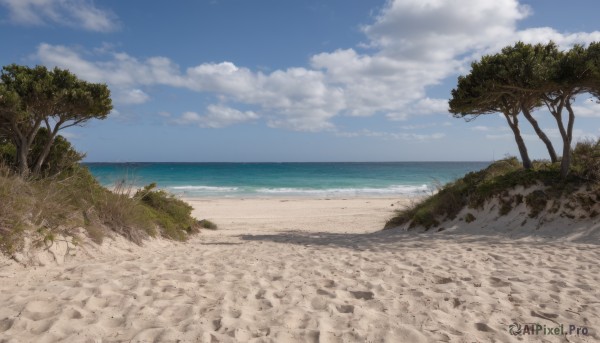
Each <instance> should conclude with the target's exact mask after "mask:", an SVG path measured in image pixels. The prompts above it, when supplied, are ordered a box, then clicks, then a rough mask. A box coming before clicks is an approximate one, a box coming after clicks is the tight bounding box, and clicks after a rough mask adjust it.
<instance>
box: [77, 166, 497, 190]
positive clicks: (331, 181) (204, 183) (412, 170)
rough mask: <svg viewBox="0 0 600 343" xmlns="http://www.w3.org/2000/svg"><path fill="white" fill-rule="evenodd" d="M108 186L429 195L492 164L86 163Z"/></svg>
mask: <svg viewBox="0 0 600 343" xmlns="http://www.w3.org/2000/svg"><path fill="white" fill-rule="evenodd" d="M85 165H86V166H87V167H88V168H89V169H90V171H91V172H92V174H94V176H95V177H96V178H97V179H98V180H99V181H100V183H102V184H103V185H105V186H111V185H114V184H115V183H117V182H119V181H121V180H125V181H126V182H127V183H129V184H132V185H134V186H143V185H147V184H149V183H151V182H156V183H157V184H158V186H159V187H160V188H163V189H166V190H168V191H169V192H172V193H175V194H179V195H183V196H187V197H250V196H258V197H272V196H310V197H323V196H327V197H334V196H345V197H349V196H362V195H369V196H377V195H381V196H389V195H416V194H426V193H428V192H430V191H431V190H432V189H434V187H435V185H436V183H440V182H441V183H446V182H449V181H452V180H455V179H456V178H459V177H461V176H463V175H464V174H465V173H467V172H470V171H475V170H479V169H482V168H485V167H486V166H488V165H489V162H390V163H86V164H85Z"/></svg>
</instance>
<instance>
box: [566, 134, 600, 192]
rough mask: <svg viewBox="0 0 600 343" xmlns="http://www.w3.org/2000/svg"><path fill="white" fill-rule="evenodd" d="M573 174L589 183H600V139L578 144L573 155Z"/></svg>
mask: <svg viewBox="0 0 600 343" xmlns="http://www.w3.org/2000/svg"><path fill="white" fill-rule="evenodd" d="M571 170H572V172H573V173H574V174H575V175H577V176H579V177H581V178H583V179H585V180H589V181H595V182H600V139H598V140H597V141H595V142H594V141H593V140H586V141H583V142H579V143H577V145H575V148H574V149H573V154H572V164H571Z"/></svg>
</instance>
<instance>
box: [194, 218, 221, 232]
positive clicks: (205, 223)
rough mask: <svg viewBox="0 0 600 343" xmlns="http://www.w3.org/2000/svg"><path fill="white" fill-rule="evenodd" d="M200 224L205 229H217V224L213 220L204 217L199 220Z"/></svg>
mask: <svg viewBox="0 0 600 343" xmlns="http://www.w3.org/2000/svg"><path fill="white" fill-rule="evenodd" d="M198 225H200V227H202V228H204V229H208V230H217V229H218V227H217V224H215V223H213V222H211V221H210V220H208V219H202V220H199V221H198Z"/></svg>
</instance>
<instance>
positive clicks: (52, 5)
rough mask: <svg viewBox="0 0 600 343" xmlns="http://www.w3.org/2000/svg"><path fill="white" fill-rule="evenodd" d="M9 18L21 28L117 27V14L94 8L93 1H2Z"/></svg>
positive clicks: (104, 28) (111, 28) (101, 29)
mask: <svg viewBox="0 0 600 343" xmlns="http://www.w3.org/2000/svg"><path fill="white" fill-rule="evenodd" d="M0 6H4V7H6V8H7V9H8V13H9V19H10V20H11V21H12V22H13V23H16V24H22V25H45V24H50V23H52V24H59V25H67V26H72V27H81V28H84V29H86V30H90V31H101V32H107V31H113V30H115V29H117V28H118V23H117V22H116V17H115V15H114V14H113V13H112V12H110V11H107V10H102V9H99V8H97V7H96V6H94V4H93V2H92V1H90V0H0Z"/></svg>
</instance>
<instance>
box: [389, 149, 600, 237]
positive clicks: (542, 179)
mask: <svg viewBox="0 0 600 343" xmlns="http://www.w3.org/2000/svg"><path fill="white" fill-rule="evenodd" d="M572 156H573V164H572V166H571V173H570V174H569V175H568V177H566V178H563V177H561V169H560V163H552V162H549V161H538V162H533V163H532V167H531V168H529V169H526V168H524V167H523V166H522V164H521V163H520V162H519V161H518V160H517V159H516V158H515V157H511V158H507V159H503V160H500V161H496V162H494V163H492V164H491V165H490V166H488V167H487V168H485V169H483V170H481V171H477V172H471V173H468V174H467V175H465V176H464V177H463V178H460V179H458V180H456V181H454V182H451V183H448V184H446V185H445V186H443V187H441V188H440V189H439V191H438V192H437V193H436V194H434V195H432V196H430V197H427V198H425V199H423V200H422V201H421V202H418V203H416V204H414V205H413V206H410V207H408V208H405V209H401V210H398V211H397V212H396V215H395V216H394V217H393V218H392V219H390V220H389V221H388V222H387V223H386V225H385V228H386V229H390V228H395V227H399V226H403V225H408V228H416V227H423V228H425V229H431V228H434V227H437V226H439V225H440V223H442V222H444V221H446V220H454V219H456V218H457V216H458V215H459V214H460V213H461V211H463V209H465V208H472V209H482V208H483V206H484V205H485V204H486V202H488V201H490V200H492V199H498V201H499V205H500V207H499V210H498V214H499V215H506V214H508V213H509V212H510V211H511V210H512V209H513V208H514V207H516V206H518V205H519V204H521V203H525V205H526V206H527V209H528V211H529V216H530V217H537V216H538V215H539V213H540V212H541V211H543V210H544V209H546V205H547V204H548V203H549V202H550V201H552V203H553V204H554V207H553V208H552V209H550V210H551V211H558V210H559V208H558V206H560V202H561V200H565V201H566V202H567V206H573V208H572V209H574V208H580V209H582V210H583V211H585V212H586V213H587V216H588V217H595V216H596V215H598V213H595V212H594V209H593V207H594V205H595V204H597V203H599V202H600V172H599V170H600V169H598V167H599V166H600V140H598V141H596V142H594V141H585V142H580V143H578V144H577V145H576V146H575V148H574V149H573V152H572ZM534 185H542V186H543V190H542V189H541V190H536V191H533V192H531V193H529V194H528V195H527V196H523V195H522V194H518V193H517V194H511V193H510V191H511V190H514V189H515V188H516V187H518V186H523V187H526V188H527V187H530V186H534ZM582 188H584V189H585V192H584V193H581V192H579V193H578V192H576V191H577V190H580V189H582ZM572 204H576V205H572ZM565 215H568V216H571V214H569V213H565ZM461 219H463V220H465V221H466V222H467V223H470V222H473V221H475V220H476V217H475V216H474V215H473V214H472V213H467V214H465V217H464V218H461Z"/></svg>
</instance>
